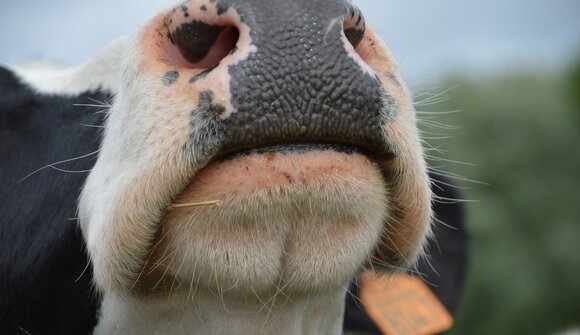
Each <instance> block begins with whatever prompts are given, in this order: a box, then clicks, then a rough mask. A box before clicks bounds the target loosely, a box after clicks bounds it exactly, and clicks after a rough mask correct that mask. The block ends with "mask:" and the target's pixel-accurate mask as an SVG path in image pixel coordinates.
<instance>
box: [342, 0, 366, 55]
mask: <svg viewBox="0 0 580 335" xmlns="http://www.w3.org/2000/svg"><path fill="white" fill-rule="evenodd" d="M343 29H344V35H345V36H346V39H347V40H348V41H349V42H350V44H351V45H352V47H353V48H355V49H356V47H357V46H358V44H359V43H360V42H361V41H362V38H363V36H364V33H365V29H366V23H365V19H364V16H363V15H362V13H361V11H360V10H359V9H358V8H357V7H356V6H354V5H353V6H352V7H350V9H349V10H348V11H347V12H346V13H345V17H344V23H343Z"/></svg>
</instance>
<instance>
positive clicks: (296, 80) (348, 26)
mask: <svg viewBox="0 0 580 335" xmlns="http://www.w3.org/2000/svg"><path fill="white" fill-rule="evenodd" d="M166 25H167V27H168V30H169V35H168V36H169V38H170V40H171V43H172V45H173V47H174V50H175V51H174V52H173V53H170V57H169V58H170V60H171V61H172V62H174V63H175V64H177V65H180V66H183V67H186V68H198V69H206V71H204V73H203V78H205V77H206V76H207V74H208V73H209V72H211V71H216V72H220V73H222V75H219V76H214V77H213V79H212V80H214V82H213V83H212V85H214V87H222V88H223V87H225V92H223V93H224V94H222V95H223V96H222V101H223V100H227V103H226V104H225V106H219V107H221V108H215V107H216V105H215V104H213V103H212V101H213V98H214V97H215V96H216V95H220V93H219V92H218V91H215V92H207V91H204V92H203V94H204V96H203V97H202V96H201V95H200V104H201V103H205V105H206V107H208V108H209V107H213V108H212V112H214V113H216V112H217V113H219V119H220V120H221V121H220V122H222V123H223V127H220V132H219V134H215V135H216V136H219V137H220V138H219V142H220V145H221V147H222V149H223V151H237V150H241V149H245V148H250V147H255V146H260V145H269V144H280V143H296V142H332V143H336V142H339V143H347V144H349V145H354V146H360V147H364V148H383V147H386V146H385V145H382V144H384V143H383V142H384V140H385V136H384V131H383V126H384V124H385V122H386V118H387V117H388V115H386V113H387V112H388V111H389V110H391V109H389V108H388V107H389V106H387V105H388V104H389V99H388V95H387V94H386V93H385V91H384V89H383V87H382V85H381V83H380V80H379V79H378V78H377V76H376V74H375V73H374V72H373V71H372V70H371V69H370V67H369V66H367V65H366V64H365V63H364V61H363V60H362V59H361V58H360V57H359V56H358V55H357V53H356V51H355V48H356V47H357V45H358V44H359V43H360V42H361V40H362V38H363V35H364V31H365V22H364V18H363V16H362V14H361V13H360V11H359V10H358V9H357V8H356V7H355V6H354V5H352V4H351V3H350V2H349V1H348V0H269V1H264V0H191V1H188V2H186V3H184V4H183V5H182V6H180V7H178V8H176V9H174V10H173V11H172V12H171V13H170V14H169V15H168V16H167V18H166ZM220 70H221V71H220ZM198 79H199V76H196V77H194V78H192V80H191V83H192V85H193V84H196V83H195V82H196V81H198ZM216 80H217V81H218V82H215V81H216ZM200 107H203V106H200Z"/></svg>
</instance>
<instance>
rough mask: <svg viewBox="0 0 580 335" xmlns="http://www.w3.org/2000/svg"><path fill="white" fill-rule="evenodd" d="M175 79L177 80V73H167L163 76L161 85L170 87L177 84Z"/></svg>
mask: <svg viewBox="0 0 580 335" xmlns="http://www.w3.org/2000/svg"><path fill="white" fill-rule="evenodd" d="M177 79H179V72H177V71H169V72H167V73H165V75H163V85H165V86H171V85H173V84H175V83H176V82H177Z"/></svg>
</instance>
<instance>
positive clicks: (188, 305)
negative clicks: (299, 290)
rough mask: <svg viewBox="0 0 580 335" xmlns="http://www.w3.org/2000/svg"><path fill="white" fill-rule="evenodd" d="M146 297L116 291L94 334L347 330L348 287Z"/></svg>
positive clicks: (289, 334)
mask: <svg viewBox="0 0 580 335" xmlns="http://www.w3.org/2000/svg"><path fill="white" fill-rule="evenodd" d="M178 293H179V294H174V295H171V296H169V297H167V296H162V297H157V298H146V299H140V298H137V297H134V296H133V297H131V296H127V295H118V294H111V295H108V296H107V297H106V298H105V301H104V303H103V306H102V310H103V314H102V316H101V322H100V323H99V325H98V326H97V329H96V330H95V333H94V335H106V334H123V335H142V334H200V335H201V334H204V335H205V334H228V335H246V334H264V335H266V334H279V335H304V334H321V335H323V334H328V335H330V334H341V333H342V318H343V313H344V295H345V293H346V288H341V289H335V290H332V291H329V292H324V293H319V294H317V295H315V296H306V295H303V296H293V297H292V298H291V300H290V299H289V298H288V297H286V296H284V295H283V294H279V295H278V296H276V297H273V296H270V297H267V296H263V297H256V296H247V297H245V298H240V297H236V296H232V295H231V294H230V295H228V293H227V292H225V294H222V295H220V294H219V293H218V292H208V291H198V292H196V293H194V294H189V292H188V290H182V292H178Z"/></svg>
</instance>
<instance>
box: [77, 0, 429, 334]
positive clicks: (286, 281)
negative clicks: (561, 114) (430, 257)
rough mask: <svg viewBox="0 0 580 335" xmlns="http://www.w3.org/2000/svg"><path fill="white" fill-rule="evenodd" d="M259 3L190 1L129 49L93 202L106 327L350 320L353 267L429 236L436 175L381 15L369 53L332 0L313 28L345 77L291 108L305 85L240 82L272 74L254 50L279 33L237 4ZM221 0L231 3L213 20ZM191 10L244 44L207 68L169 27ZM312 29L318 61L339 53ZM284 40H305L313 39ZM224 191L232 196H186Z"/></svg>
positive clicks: (297, 326)
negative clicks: (187, 55) (177, 45)
mask: <svg viewBox="0 0 580 335" xmlns="http://www.w3.org/2000/svg"><path fill="white" fill-rule="evenodd" d="M296 2H297V3H302V5H303V6H305V7H308V6H310V4H329V3H333V4H334V2H324V1H322V0H316V1H314V0H309V1H306V0H296ZM255 3H259V1H249V0H248V1H237V0H227V1H226V0H221V1H220V0H218V1H203V0H198V1H189V2H187V4H188V6H189V7H187V6H186V9H181V8H179V10H177V11H174V12H172V14H171V15H170V16H166V15H165V14H163V15H160V16H159V17H157V18H155V19H153V20H152V21H151V22H149V23H148V24H147V25H146V26H145V27H144V28H143V30H142V31H141V32H139V34H137V35H136V36H135V37H134V38H133V39H132V40H131V42H129V43H128V45H127V47H126V49H125V51H124V54H123V56H122V57H121V59H123V63H122V64H121V68H122V71H121V80H120V82H121V84H120V87H119V92H118V94H117V95H116V98H115V102H114V104H113V107H112V108H111V111H110V115H109V117H108V120H107V123H106V129H105V132H104V137H103V143H102V148H101V150H100V153H99V158H98V161H97V163H96V165H95V168H94V169H93V171H92V173H91V174H90V176H89V178H88V180H87V183H86V186H85V188H84V190H83V193H82V196H81V201H80V218H81V225H82V228H83V233H84V236H85V240H86V242H87V247H88V250H89V252H90V255H91V261H92V265H93V268H94V276H95V282H96V285H97V287H98V288H99V290H100V291H101V292H102V294H103V297H104V298H103V299H104V300H103V305H102V311H101V318H100V322H99V326H98V328H97V333H102V334H111V333H113V334H114V333H118V334H126V333H128V334H130V333H131V332H133V333H135V334H137V333H139V334H144V333H145V334H146V333H151V334H153V333H158V332H162V331H159V330H160V329H170V330H172V331H171V332H170V331H167V332H168V333H195V332H196V331H199V333H202V334H212V333H215V334H221V333H236V332H238V333H240V334H260V333H263V334H271V333H281V332H282V331H283V330H287V331H288V334H306V333H307V334H311V333H312V334H317V333H322V334H324V333H328V334H332V333H334V334H338V333H340V332H341V326H342V312H343V305H344V295H345V291H346V287H347V286H348V284H349V281H350V280H351V279H352V278H353V277H354V276H355V275H356V274H357V272H358V271H359V270H360V269H362V268H364V267H365V266H367V265H370V264H371V263H373V260H374V257H380V263H381V264H382V265H387V267H388V268H390V269H401V268H405V267H407V266H409V265H412V264H413V262H414V261H415V260H416V258H417V256H418V255H419V254H420V252H421V250H422V245H423V243H424V240H425V237H426V235H427V232H428V227H429V225H428V223H429V219H430V213H431V212H430V204H429V202H430V190H429V183H428V179H427V176H426V171H425V163H424V161H423V157H422V152H421V146H420V142H419V139H418V135H417V130H416V127H415V116H414V109H413V107H412V104H411V102H410V99H409V96H408V93H407V91H406V89H405V87H404V86H403V84H402V82H401V80H400V77H399V75H398V72H397V69H396V66H395V65H394V64H393V61H392V58H391V57H390V55H389V53H388V51H387V50H386V48H385V47H384V46H383V44H382V43H381V42H380V40H379V39H378V37H377V36H376V35H375V34H374V33H373V32H372V31H371V30H369V29H367V30H366V32H365V33H364V35H362V36H360V37H361V38H362V39H361V40H360V41H359V40H358V39H357V43H358V44H357V45H356V46H357V48H356V52H355V49H354V48H353V46H352V45H350V44H349V41H347V39H346V37H345V35H344V34H343V31H342V29H343V25H341V24H338V25H337V24H336V22H340V20H343V19H344V20H345V22H347V21H349V20H351V21H353V22H361V20H362V19H357V15H360V14H359V13H358V12H357V11H355V10H353V11H346V12H343V11H341V8H343V7H340V6H342V5H345V4H347V3H348V2H347V1H342V0H336V3H335V4H341V5H340V6H339V7H336V8H334V9H333V10H335V12H332V10H330V12H331V13H330V14H329V15H334V16H332V17H326V18H325V19H328V22H330V23H331V24H330V25H329V26H327V25H325V26H324V28H320V29H319V28H315V27H318V26H317V25H314V24H313V25H312V30H311V31H313V34H314V35H316V34H322V35H320V36H321V39H320V40H321V41H323V40H324V39H325V38H327V37H328V36H333V34H334V35H335V37H336V39H335V40H334V42H333V43H334V44H332V43H331V44H332V45H333V48H335V51H336V50H338V51H337V52H339V56H340V57H339V59H338V60H337V64H338V63H340V65H341V66H342V68H341V69H343V70H344V71H347V72H346V74H347V75H346V76H343V75H341V74H340V73H339V74H337V75H336V76H335V77H332V78H334V79H335V81H334V82H331V83H329V84H328V85H330V86H332V85H334V86H336V90H330V91H325V89H326V88H322V89H314V90H313V91H312V92H310V91H308V90H306V91H305V95H307V94H306V93H312V94H317V93H320V92H321V90H322V92H323V93H327V94H326V95H324V97H323V98H321V99H322V100H321V101H324V103H321V104H320V106H319V107H316V108H314V107H312V106H310V104H308V103H303V104H299V105H300V106H302V107H298V105H297V106H296V109H294V108H289V107H288V106H286V105H285V103H284V99H288V98H289V97H291V96H292V92H294V90H298V91H300V90H302V89H303V88H304V85H301V84H297V86H295V87H293V88H292V87H291V88H289V89H287V88H284V87H286V85H284V84H283V83H282V84H279V85H280V87H277V89H279V90H280V92H281V93H280V94H282V95H283V96H282V97H281V98H280V99H277V98H276V96H273V95H272V94H274V93H272V94H271V93H269V92H268V91H264V92H262V91H259V92H257V93H258V94H257V95H256V94H255V93H256V90H252V89H249V88H252V87H253V86H248V87H246V86H244V83H245V82H244V81H240V80H236V78H238V77H239V76H241V75H242V74H245V73H246V72H248V71H249V72H250V73H254V72H252V71H258V74H256V75H254V76H251V77H252V78H249V79H248V81H249V82H250V84H251V83H252V80H258V81H261V80H262V79H261V78H262V77H263V76H264V73H263V72H260V71H261V70H262V69H261V68H260V66H256V64H255V62H258V61H264V57H261V58H260V57H259V56H258V54H260V52H263V51H264V50H268V48H269V47H271V46H269V45H267V44H265V42H264V41H260V40H258V39H255V40H254V41H253V40H252V38H251V37H252V36H254V37H256V34H257V33H256V31H258V30H255V31H254V33H253V34H254V35H252V33H251V29H252V28H251V27H250V26H248V24H249V25H251V24H255V23H256V22H254V21H256V20H254V21H252V17H251V16H248V15H247V13H248V12H246V14H245V16H244V15H240V13H242V14H243V11H244V10H250V9H252V8H249V9H248V7H245V6H246V5H245V4H250V5H248V6H251V4H255ZM272 3H275V4H277V5H280V6H286V5H287V2H285V1H283V0H276V1H274V2H272ZM220 4H222V5H224V4H229V5H231V6H232V7H228V8H229V9H228V10H227V11H225V12H223V13H222V14H223V15H221V16H219V15H218V16H215V13H214V12H219V10H218V9H216V8H217V7H215V6H218V5H220ZM229 5H228V6H229ZM202 6H205V8H206V10H205V11H199V10H200V9H199V8H201V7H202ZM212 6H213V7H212ZM224 6H225V5H224ZM236 6H237V7H236ZM333 6H334V5H333ZM345 6H347V7H344V8H349V7H348V6H350V5H345ZM330 7H332V6H330ZM322 8H325V7H324V6H322V7H321V8H319V9H322ZM208 9H209V10H208ZM310 9H311V8H310ZM331 9H332V8H331ZM193 10H196V11H197V14H193V12H191V13H192V14H191V15H194V16H195V15H201V16H202V17H201V18H200V19H203V20H206V21H207V23H210V24H226V25H228V24H229V25H231V24H233V25H235V26H236V28H237V29H238V32H239V40H238V45H237V46H238V48H237V51H236V50H234V51H233V53H232V54H230V55H228V56H225V58H223V59H222V60H221V62H220V63H219V65H218V66H217V67H216V68H215V69H213V70H211V71H209V72H202V71H201V70H200V69H198V68H196V67H195V66H193V65H195V64H193V63H187V62H186V61H183V60H181V61H177V60H175V59H174V58H172V57H174V55H173V54H172V53H171V52H168V50H172V49H171V48H172V44H171V43H172V42H174V41H175V40H176V39H177V37H176V36H175V34H174V32H175V31H174V27H172V25H174V24H177V23H176V22H186V23H185V24H188V23H187V22H188V21H187V20H191V17H190V15H189V14H190V12H189V11H193ZM212 10H213V12H212ZM252 10H253V9H252ZM208 12H211V13H214V14H207V15H210V16H209V17H207V18H206V17H204V16H203V15H206V14H203V13H208ZM250 12H252V11H251V10H250ZM176 13H178V14H176ZM186 13H187V14H188V16H185V14H186ZM224 13H225V14H224ZM315 14H316V13H315ZM176 15H178V16H179V17H177V18H176ZM212 15H214V16H212ZM317 15H318V14H317ZM321 15H322V14H321ZM242 16H244V18H241V17H242ZM335 16H336V17H335ZM343 16H344V17H346V19H345V18H344V17H343ZM188 17H189V18H188ZM306 17H308V16H306ZM167 18H169V19H167ZM331 19H332V20H331ZM179 20H181V21H179ZM244 20H245V21H244ZM281 20H283V18H281ZM336 20H339V21H336ZM328 22H327V23H328ZM246 23H247V24H246ZM307 23H308V22H307ZM179 24H181V23H179ZM309 24H312V22H310V23H309ZM345 26H347V25H346V24H345ZM257 27H258V28H255V27H254V29H259V28H260V26H259V25H258V26H257ZM354 27H356V26H354ZM262 28H263V27H262ZM351 28H352V27H351ZM204 29H205V28H204ZM317 29H318V30H317ZM260 31H262V32H263V31H264V29H262V30H260ZM299 33H300V32H299ZM355 35H356V34H355ZM168 36H172V38H169V37H168ZM226 39H227V38H226ZM218 40H219V38H218ZM316 41H318V39H315V40H313V41H307V42H308V43H310V45H311V48H312V49H313V50H315V51H316V52H319V54H317V55H316V56H315V57H313V58H312V61H313V62H321V63H320V64H321V65H320V66H323V65H324V64H325V63H327V61H328V62H330V61H331V60H335V59H334V58H332V59H331V58H329V59H328V60H326V59H323V60H322V61H321V60H320V59H319V58H317V57H320V55H322V56H325V57H326V56H328V54H327V53H325V51H324V48H321V47H320V46H318V47H317V46H316ZM331 42H332V41H331ZM282 50H286V51H288V52H290V53H294V54H296V53H298V54H299V55H300V53H302V52H309V51H308V50H306V51H304V50H303V49H302V44H298V45H297V46H296V45H294V44H292V45H291V46H290V47H288V46H286V47H285V48H282ZM252 55H254V57H253V56H252ZM309 55H310V54H309ZM332 55H333V57H334V55H335V54H332ZM328 57H330V56H328ZM290 59H291V58H290ZM301 60H302V58H298V59H294V63H295V64H292V65H291V66H295V67H297V68H299V69H301V71H303V72H304V73H307V74H308V75H309V76H313V77H314V78H315V80H313V81H312V83H314V84H312V83H310V84H312V85H317V84H320V83H322V82H324V81H325V80H326V79H328V78H326V77H325V75H324V73H322V74H321V73H320V72H319V71H318V70H319V66H318V65H312V64H310V63H304V64H305V65H304V64H303V63H302V61H301ZM265 61H267V58H266V60H265ZM244 62H245V63H244ZM252 62H254V63H252ZM202 63H203V62H202ZM317 64H318V63H317ZM190 65H191V66H192V68H188V67H187V66H190ZM196 66H197V65H196ZM335 70H336V69H335ZM329 71H332V69H329ZM348 71H350V72H348ZM266 75H267V73H266ZM316 76H320V77H319V78H318V77H316ZM256 78H258V79H256ZM281 78H282V79H283V78H285V77H284V76H282V77H281ZM345 78H346V79H345ZM238 79H239V78H238ZM250 79H252V80H250ZM278 79H280V78H278ZM274 81H275V79H274ZM276 83H278V82H277V81H276ZM351 83H352V85H351ZM270 84H272V82H270ZM310 84H309V85H310ZM334 86H333V87H334ZM367 89H368V90H367ZM344 90H346V91H344ZM369 92H370V93H369ZM262 93H264V94H262ZM339 93H340V94H339ZM355 93H356V94H355ZM363 93H364V94H365V95H364V96H363V97H362V98H360V99H359V98H358V95H357V94H363ZM367 93H368V94H367ZM246 94H247V95H250V94H251V95H252V97H253V98H252V99H246ZM349 94H350V95H349ZM335 95H336V97H335V98H332V97H333V96H335ZM262 97H263V99H266V100H268V99H270V100H271V101H270V102H269V103H266V104H261V102H260V99H262ZM343 97H344V99H343ZM353 97H354V98H353ZM307 102H308V101H307ZM314 102H316V101H314ZM319 102H320V101H319ZM367 102H368V103H369V106H368V110H367V109H365V108H366V107H365V106H366V105H365V104H366V103H367ZM357 104H358V105H357ZM361 104H362V105H361ZM281 106H285V107H284V108H282V107H281ZM345 106H346V107H345ZM353 106H354V107H353ZM357 106H358V107H357ZM269 107H272V108H274V107H275V108H277V109H276V111H275V112H273V114H271V113H270V112H269V111H268V108H269ZM351 107H352V108H353V109H356V110H357V112H356V113H355V114H352V115H351V114H350V112H351ZM254 108H255V109H254ZM280 108H282V109H281V110H282V114H280V110H279V109H280ZM254 111H255V112H256V113H257V114H254ZM325 111H326V112H325ZM276 113H278V114H276ZM325 113H327V114H325ZM353 113H354V112H353ZM357 113H358V114H357ZM280 115H281V116H282V117H287V115H291V116H292V117H289V118H288V122H281V121H280V117H281V116H280ZM353 115H354V116H353ZM304 119H307V120H308V121H304ZM293 122H294V123H293ZM329 142H330V143H331V145H330V146H328V145H327V144H328V143H329ZM255 149H257V151H256V150H255ZM213 200H216V201H219V202H220V205H219V206H207V207H190V208H177V209H176V208H174V207H172V205H173V204H175V203H192V202H204V201H213Z"/></svg>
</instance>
